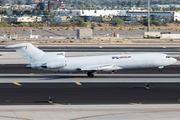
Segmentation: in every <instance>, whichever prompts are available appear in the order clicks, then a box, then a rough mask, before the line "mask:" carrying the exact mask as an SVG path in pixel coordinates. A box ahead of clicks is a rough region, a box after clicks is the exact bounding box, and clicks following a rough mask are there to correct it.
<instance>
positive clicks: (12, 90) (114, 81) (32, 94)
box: [0, 74, 180, 105]
mask: <svg viewBox="0 0 180 120" xmlns="http://www.w3.org/2000/svg"><path fill="white" fill-rule="evenodd" d="M147 84H148V87H149V88H150V89H147ZM0 96H1V99H0V104H8V105H9V104H13V105H15V104H19V105H22V104H25V105H26V104H38V105H44V104H49V103H48V98H49V97H52V99H53V102H55V103H58V104H63V105H67V104H74V105H77V104H80V105H85V104H129V103H142V104H163V103H166V104H175V103H179V102H180V75H179V74H163V75H161V74H120V75H118V74H114V75H111V74H98V75H97V76H96V77H94V78H88V77H86V76H84V75H83V74H74V75H66V74H63V75H52V74H50V75H49V74H35V75H33V74H31V75H29V74H24V75H22V74H1V79H0Z"/></svg>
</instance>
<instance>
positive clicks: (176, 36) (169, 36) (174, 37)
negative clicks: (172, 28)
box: [161, 34, 180, 39]
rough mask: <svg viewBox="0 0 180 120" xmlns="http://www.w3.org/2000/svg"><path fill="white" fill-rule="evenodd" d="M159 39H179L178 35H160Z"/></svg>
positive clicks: (179, 35)
mask: <svg viewBox="0 0 180 120" xmlns="http://www.w3.org/2000/svg"><path fill="white" fill-rule="evenodd" d="M161 39H180V34H162V35H161Z"/></svg>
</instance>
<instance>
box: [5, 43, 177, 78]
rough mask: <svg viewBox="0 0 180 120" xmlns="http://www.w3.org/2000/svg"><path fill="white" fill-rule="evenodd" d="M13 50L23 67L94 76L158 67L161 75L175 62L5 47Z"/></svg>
mask: <svg viewBox="0 0 180 120" xmlns="http://www.w3.org/2000/svg"><path fill="white" fill-rule="evenodd" d="M6 48H11V49H15V50H16V51H17V52H18V53H19V54H20V55H21V56H22V57H23V58H24V59H26V60H27V61H28V62H29V63H30V64H29V65H27V66H26V68H34V69H43V70H49V71H55V72H70V73H72V72H87V75H88V76H89V77H94V74H95V73H96V72H98V71H110V72H115V71H117V70H121V69H129V68H150V67H158V68H159V72H162V68H164V66H168V65H171V64H173V63H175V62H176V61H177V60H176V59H175V58H172V57H171V56H169V55H166V54H161V53H140V54H117V55H104V56H84V57H65V52H51V53H45V52H43V51H42V50H40V49H38V48H36V47H35V46H33V45H32V44H31V43H22V44H14V45H9V46H6Z"/></svg>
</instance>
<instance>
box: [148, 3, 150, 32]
mask: <svg viewBox="0 0 180 120" xmlns="http://www.w3.org/2000/svg"><path fill="white" fill-rule="evenodd" d="M149 7H150V0H148V32H150V11H149Z"/></svg>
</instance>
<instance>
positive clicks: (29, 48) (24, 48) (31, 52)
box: [6, 43, 45, 63]
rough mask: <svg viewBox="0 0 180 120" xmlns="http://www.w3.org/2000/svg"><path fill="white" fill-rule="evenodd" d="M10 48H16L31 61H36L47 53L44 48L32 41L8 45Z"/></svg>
mask: <svg viewBox="0 0 180 120" xmlns="http://www.w3.org/2000/svg"><path fill="white" fill-rule="evenodd" d="M6 48H9V49H15V50H16V51H17V52H18V53H19V54H20V55H21V56H22V57H23V58H24V59H26V60H27V61H28V62H29V63H34V62H36V61H38V60H40V59H41V58H42V56H43V55H44V54H45V52H43V51H42V50H40V49H38V48H36V47H35V46H33V45H32V44H31V43H22V44H14V45H9V46H6Z"/></svg>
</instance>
